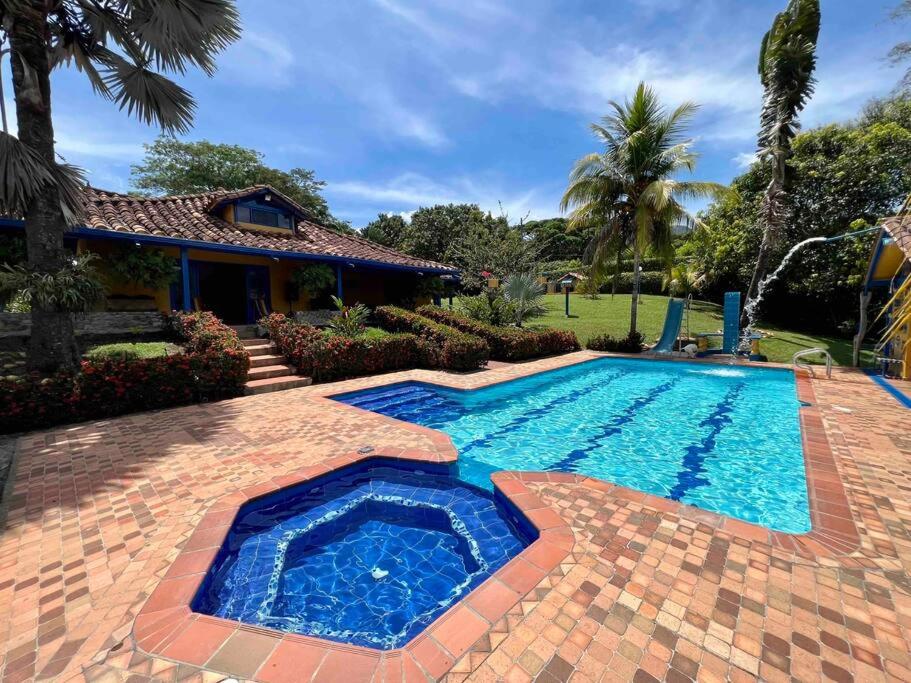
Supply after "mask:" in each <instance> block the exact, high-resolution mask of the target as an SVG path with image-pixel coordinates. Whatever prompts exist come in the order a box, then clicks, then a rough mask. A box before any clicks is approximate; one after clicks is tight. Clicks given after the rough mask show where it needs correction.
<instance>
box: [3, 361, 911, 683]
mask: <svg viewBox="0 0 911 683" xmlns="http://www.w3.org/2000/svg"><path fill="white" fill-rule="evenodd" d="M588 357H591V354H588V353H586V352H580V353H577V354H570V355H567V356H562V357H559V358H554V359H546V360H542V361H536V362H531V363H521V364H514V365H502V364H498V365H497V366H496V367H494V368H492V369H490V370H487V371H482V372H478V373H473V374H468V375H455V374H445V373H434V372H429V371H412V372H405V373H396V374H394V375H385V376H382V377H374V378H367V379H360V380H351V381H348V382H343V383H336V384H332V385H320V386H314V387H307V388H302V389H295V390H291V391H287V392H281V393H278V394H267V395H262V396H250V397H244V398H239V399H234V400H231V401H224V402H221V403H215V404H211V405H203V406H190V407H185V408H178V409H173V410H167V411H160V412H156V413H145V414H141V415H134V416H127V417H122V418H118V419H113V420H108V421H103V422H95V423H87V424H83V425H76V426H73V427H69V428H62V429H56V430H52V431H47V432H40V433H34V434H31V435H28V436H25V437H23V438H22V439H21V440H20V442H19V444H18V463H17V469H16V472H15V473H14V475H13V476H14V477H15V479H14V486H13V489H12V494H11V496H10V498H9V500H8V501H7V503H8V511H7V517H6V521H5V528H4V530H3V535H2V537H0V614H3V615H4V616H5V618H4V619H3V621H2V622H0V678H2V681H4V682H5V681H21V680H28V679H36V678H39V679H53V680H71V679H87V680H111V681H116V680H127V679H129V680H131V681H132V680H135V681H144V680H162V681H173V680H178V679H180V680H211V681H219V680H223V679H224V678H225V674H224V673H215V672H207V671H204V670H202V669H199V668H196V667H193V666H190V665H188V664H180V663H178V662H176V661H171V660H168V659H162V658H152V657H149V656H147V655H145V654H143V653H142V652H140V651H138V649H137V648H136V647H135V642H134V639H133V636H132V626H133V621H134V619H135V617H136V615H137V614H138V613H139V611H140V609H141V608H142V606H143V605H144V603H145V602H146V600H147V599H148V597H149V595H150V594H151V593H152V591H153V589H154V588H155V586H156V585H157V584H158V583H159V582H160V580H161V578H162V577H163V576H164V575H165V573H166V571H167V570H168V568H169V567H170V565H171V564H172V563H173V561H174V559H175V558H176V557H177V556H178V554H179V553H180V549H181V548H182V546H183V545H184V544H185V542H186V541H187V539H188V538H189V537H190V536H191V534H192V533H193V531H194V529H195V527H196V524H197V523H198V522H199V521H200V520H201V519H202V517H203V516H204V514H205V513H206V511H207V510H208V509H209V507H210V506H212V504H213V503H214V501H216V500H217V499H219V498H221V497H223V496H224V495H225V494H228V493H231V492H232V491H237V490H239V489H242V488H245V487H249V486H253V485H256V484H257V483H259V482H262V481H264V480H266V479H274V478H275V477H280V476H282V475H285V474H287V473H290V472H293V471H295V470H298V469H300V468H302V467H305V466H307V465H313V464H318V463H320V462H323V461H325V460H327V459H329V458H332V457H333V456H337V455H338V454H340V453H346V452H350V451H354V450H357V449H358V448H361V447H363V446H371V447H373V448H376V449H384V450H385V449H396V448H399V449H403V452H404V451H405V450H408V449H414V450H415V451H420V452H435V453H440V454H445V453H451V450H452V447H451V443H450V442H449V440H448V438H447V437H445V436H444V435H440V434H433V433H431V432H429V431H428V430H422V429H420V428H415V427H413V426H409V425H403V424H401V423H398V422H395V421H393V420H390V419H388V418H385V417H382V416H379V415H373V414H368V413H364V412H363V411H359V410H357V409H354V408H350V407H347V406H340V405H337V404H334V403H331V402H329V401H327V400H326V399H324V398H321V395H322V394H326V393H333V392H338V391H341V390H350V389H356V388H361V387H365V386H370V385H375V384H383V383H388V382H391V381H399V380H403V379H431V380H434V381H439V382H443V383H447V384H450V385H453V386H461V387H473V386H481V385H483V384H487V383H490V382H493V381H502V380H503V379H506V378H510V377H516V376H521V375H525V374H529V373H532V372H537V371H540V370H544V369H549V368H553V367H558V366H562V365H566V364H568V363H573V362H579V361H580V360H584V359H585V358H588ZM811 384H812V389H813V390H814V391H815V396H816V403H817V407H818V410H819V419H820V422H821V426H822V430H823V432H821V433H823V434H824V439H823V440H824V441H825V442H827V443H828V445H829V446H830V448H831V451H832V455H833V456H834V463H835V468H836V470H837V476H834V475H833V477H834V480H835V483H836V484H837V483H840V484H843V490H844V497H845V499H846V503H847V507H848V509H849V512H848V514H849V515H850V518H851V519H852V520H853V522H854V526H855V527H856V532H857V533H856V539H857V540H856V542H855V543H854V547H853V548H852V549H850V550H845V551H838V550H833V549H832V548H831V547H829V548H824V549H820V548H817V547H815V546H813V545H795V546H794V547H793V548H787V547H784V546H782V545H781V544H778V543H769V542H768V539H764V538H763V537H762V536H761V535H757V534H753V533H749V530H748V529H746V528H745V527H738V526H728V525H726V524H724V520H723V518H720V517H718V516H716V515H707V514H706V513H704V512H701V511H698V510H694V509H692V508H685V507H682V506H679V505H677V504H674V503H671V502H669V501H666V500H664V499H658V498H654V497H652V496H646V495H643V494H635V493H632V492H629V491H627V490H623V489H617V488H615V487H612V486H610V485H606V484H603V483H600V482H596V481H593V480H588V479H579V478H576V477H572V476H566V475H564V476H549V477H548V476H544V477H540V476H539V477H535V476H528V477H523V479H525V483H526V485H527V486H528V487H529V488H532V489H533V490H534V491H535V492H537V493H538V495H539V496H541V497H542V498H543V499H544V500H545V501H546V502H547V503H548V504H549V505H550V506H551V507H552V508H553V509H554V510H555V511H557V512H558V513H559V514H560V515H561V516H562V518H563V519H564V520H565V521H566V523H568V524H569V525H570V526H571V528H572V530H573V532H574V536H575V544H574V547H573V550H572V554H571V555H570V556H569V557H567V558H566V560H565V561H564V562H563V563H562V564H561V565H560V566H559V567H557V568H556V569H554V570H553V572H551V574H550V575H548V576H545V577H544V578H543V579H542V580H541V581H540V582H539V583H538V585H537V586H536V587H534V588H532V589H531V590H530V591H529V592H528V593H527V594H526V595H524V596H522V597H521V598H520V599H518V600H517V601H516V603H515V605H514V606H513V607H512V608H511V609H510V610H509V612H508V613H507V615H506V617H504V618H502V619H500V620H498V621H497V623H495V624H494V625H493V627H492V628H491V629H489V630H488V631H487V632H485V633H484V634H483V635H481V636H479V637H478V639H477V640H476V642H473V643H471V644H470V645H467V644H466V647H465V648H463V650H465V651H463V652H459V653H458V656H451V657H447V653H446V652H442V653H441V655H440V661H439V662H438V665H437V667H436V670H435V671H434V672H431V673H435V674H438V673H439V672H440V671H445V670H446V669H448V671H449V673H448V674H445V678H446V680H452V681H461V680H464V679H470V680H479V681H480V680H498V679H503V680H510V681H527V680H532V679H538V680H542V681H546V682H548V683H549V682H551V681H565V680H574V681H589V680H593V681H594V680H618V681H627V680H635V681H652V680H654V679H658V680H669V681H685V680H692V679H695V680H705V681H710V680H718V681H722V680H726V679H728V680H735V681H736V680H752V679H755V678H762V679H764V680H772V681H775V680H791V679H795V680H801V681H812V680H834V681H850V680H857V681H878V680H890V679H891V680H911V655H909V650H911V430H909V427H911V412H909V411H908V410H907V409H905V408H903V407H901V406H900V405H899V404H898V403H897V402H896V401H895V400H894V399H893V398H891V397H890V396H888V395H887V394H886V393H885V392H884V391H883V390H882V389H881V388H879V387H876V386H875V385H874V384H873V383H872V382H871V381H870V380H869V378H867V377H865V376H863V375H861V374H858V373H854V372H850V371H836V372H835V374H834V376H833V379H832V380H829V381H827V380H825V379H820V380H813V381H812V383H811ZM838 480H840V482H839V481H838ZM830 485H832V481H831V480H830V479H829V478H827V477H823V478H820V479H819V481H818V486H820V487H821V488H826V487H829V486H830ZM820 514H827V513H825V512H822V513H820ZM741 532H742V533H741ZM817 550H818V551H819V552H816V551H817ZM267 654H268V653H267ZM448 654H450V655H451V654H452V653H448ZM380 670H381V669H377V672H379V671H380ZM382 671H385V672H388V671H389V669H388V668H385V669H382ZM294 673H295V672H294V671H288V674H289V678H288V680H296V679H295V677H294ZM325 673H326V676H329V673H328V672H325ZM369 673H370V672H368V674H369ZM261 674H262V672H261V671H257V672H255V673H253V674H251V675H252V676H253V677H254V678H255V677H258V676H260V675H261ZM368 674H365V677H366V678H369V675H368ZM427 674H428V671H427V670H426V669H424V670H421V669H417V670H415V669H410V670H409V671H408V672H405V674H404V675H408V676H411V677H412V678H414V679H417V680H420V679H422V678H426V677H427ZM326 676H323V677H322V678H326ZM382 677H383V676H382V675H381V674H379V673H377V674H376V676H375V677H374V680H380V678H382ZM320 678H321V676H320V672H319V671H318V672H317V674H316V678H315V679H314V680H320ZM366 678H365V679H366ZM387 678H389V679H390V680H391V677H388V676H387ZM348 680H350V681H351V683H354V680H353V679H352V678H351V677H350V676H349V677H348Z"/></svg>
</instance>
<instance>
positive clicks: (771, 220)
mask: <svg viewBox="0 0 911 683" xmlns="http://www.w3.org/2000/svg"><path fill="white" fill-rule="evenodd" d="M789 150H790V141H789V140H788V139H787V138H786V137H785V136H784V135H782V134H781V133H779V134H778V136H777V139H776V146H775V150H774V151H773V153H772V161H773V164H772V180H771V181H769V184H768V186H767V187H766V191H765V196H764V197H763V198H762V207H761V209H760V213H759V220H760V224H761V225H762V227H763V231H762V243H761V244H760V245H759V255H758V256H757V257H756V266H755V268H754V269H753V277H752V279H751V280H750V287H749V289H748V290H747V297H746V300H747V301H748V302H749V301H753V300H754V299H755V298H756V296H757V295H758V293H759V284H760V283H761V282H762V280H763V278H765V276H766V275H767V274H768V272H769V259H770V258H771V256H772V252H773V251H774V250H775V247H776V246H777V245H778V241H779V238H780V237H781V231H782V229H783V228H784V224H785V221H786V219H787V201H788V198H787V191H786V180H787V172H788V168H787V160H788V157H789V156H790V152H789ZM745 310H746V309H744V311H745ZM748 322H749V321H748V320H747V316H746V313H745V312H744V314H743V315H742V318H741V324H742V325H746V324H747V323H748Z"/></svg>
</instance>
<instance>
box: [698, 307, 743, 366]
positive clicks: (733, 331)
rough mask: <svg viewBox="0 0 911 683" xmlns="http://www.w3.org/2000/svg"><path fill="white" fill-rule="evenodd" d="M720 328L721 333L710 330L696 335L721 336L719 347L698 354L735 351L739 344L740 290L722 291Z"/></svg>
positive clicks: (730, 352)
mask: <svg viewBox="0 0 911 683" xmlns="http://www.w3.org/2000/svg"><path fill="white" fill-rule="evenodd" d="M722 330H723V331H722V333H721V334H719V333H717V332H710V333H707V334H699V335H697V336H698V337H721V348H720V349H708V350H707V351H702V352H701V353H700V354H699V355H700V356H711V355H713V354H718V353H721V354H727V355H733V354H735V353H737V346H738V345H739V344H740V292H725V293H724V327H723V328H722Z"/></svg>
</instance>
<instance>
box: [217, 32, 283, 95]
mask: <svg viewBox="0 0 911 683" xmlns="http://www.w3.org/2000/svg"><path fill="white" fill-rule="evenodd" d="M295 61H296V60H295V56H294V51H293V50H292V49H291V47H290V46H288V45H287V44H286V43H285V41H284V39H283V38H282V37H281V36H279V35H276V34H273V33H269V32H261V31H257V30H249V29H248V30H246V31H244V33H243V35H242V36H241V39H240V41H239V42H237V43H235V44H234V45H232V46H231V47H229V48H228V50H227V51H226V52H225V53H224V54H223V55H221V56H220V57H219V60H218V65H219V66H220V67H221V68H222V69H223V70H224V71H225V72H226V73H228V74H230V76H231V77H232V78H240V79H241V80H243V81H244V82H245V83H248V84H251V85H256V86H259V87H270V88H284V87H287V86H289V85H291V83H292V82H293V81H294V72H295V68H294V67H295Z"/></svg>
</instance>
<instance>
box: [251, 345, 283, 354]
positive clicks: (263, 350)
mask: <svg viewBox="0 0 911 683" xmlns="http://www.w3.org/2000/svg"><path fill="white" fill-rule="evenodd" d="M276 351H278V349H276V348H275V346H274V345H273V344H268V343H266V344H258V345H256V346H248V347H247V353H249V354H250V355H251V356H272V355H275V352H276Z"/></svg>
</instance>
